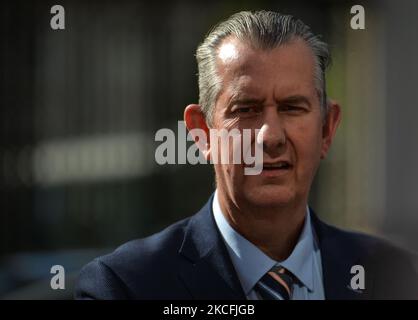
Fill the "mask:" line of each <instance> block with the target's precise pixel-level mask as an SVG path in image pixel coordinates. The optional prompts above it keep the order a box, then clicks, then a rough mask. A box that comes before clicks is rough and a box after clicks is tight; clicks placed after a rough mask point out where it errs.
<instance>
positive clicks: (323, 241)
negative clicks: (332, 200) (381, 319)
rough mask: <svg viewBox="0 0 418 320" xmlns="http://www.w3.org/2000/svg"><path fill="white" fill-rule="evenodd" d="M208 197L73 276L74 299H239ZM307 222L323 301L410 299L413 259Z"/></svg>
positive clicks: (414, 287)
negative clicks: (357, 276) (359, 278)
mask: <svg viewBox="0 0 418 320" xmlns="http://www.w3.org/2000/svg"><path fill="white" fill-rule="evenodd" d="M212 199H213V196H212V197H211V198H210V200H209V201H208V203H206V205H205V206H204V207H203V208H202V209H201V210H200V211H199V212H198V213H197V214H195V215H194V216H192V217H190V218H187V219H184V220H182V221H179V222H177V223H175V224H173V225H171V226H169V227H168V228H166V229H165V230H163V231H161V232H159V233H157V234H154V235H152V236H150V237H148V238H145V239H139V240H134V241H131V242H128V243H126V244H124V245H122V246H121V247H119V248H118V249H117V250H115V251H114V252H113V253H111V254H109V255H106V256H103V257H99V258H97V259H95V260H94V261H92V262H90V263H89V264H88V265H86V266H85V267H84V268H83V269H82V271H81V272H80V275H79V277H78V280H77V283H76V289H75V298H76V299H175V300H177V299H214V300H218V299H234V300H235V299H246V297H245V294H244V292H243V290H242V288H241V285H240V282H239V280H238V276H237V274H236V272H235V270H234V267H233V264H232V262H231V259H230V257H229V255H228V252H227V249H226V247H225V244H224V242H223V239H222V237H221V235H220V233H219V230H218V229H217V226H216V223H215V220H214V218H213V214H212ZM311 212H312V213H313V211H312V210H311ZM312 222H313V227H314V228H315V231H316V233H317V236H318V240H319V247H320V250H321V258H322V269H323V279H324V289H325V297H326V299H418V280H417V279H418V276H417V270H416V269H415V268H416V265H415V256H413V255H411V254H409V253H407V252H406V251H403V250H402V249H399V248H397V247H395V246H393V245H391V244H389V243H387V242H386V241H384V240H380V239H377V238H375V237H371V236H368V235H364V234H359V233H353V232H347V231H343V230H340V229H337V228H335V227H332V226H329V225H327V224H325V223H324V222H322V221H320V220H319V219H318V217H317V216H316V215H315V214H314V213H313V214H312ZM354 265H361V266H363V267H364V270H365V289H364V290H357V291H356V290H353V289H352V288H351V286H350V281H351V278H352V277H353V276H354V274H351V273H350V270H351V267H352V266H354Z"/></svg>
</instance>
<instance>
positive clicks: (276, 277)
mask: <svg viewBox="0 0 418 320" xmlns="http://www.w3.org/2000/svg"><path fill="white" fill-rule="evenodd" d="M293 283H294V277H293V275H292V274H291V273H290V272H289V271H288V270H287V269H286V268H284V267H282V266H274V267H273V268H271V269H270V270H269V271H268V272H267V273H266V274H265V275H264V276H263V277H262V278H261V279H260V281H259V282H258V283H257V291H258V293H259V294H260V295H261V296H262V298H263V299H265V300H282V299H283V300H289V299H290V298H291V296H292V291H293Z"/></svg>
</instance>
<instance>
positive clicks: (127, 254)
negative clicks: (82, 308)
mask: <svg viewBox="0 0 418 320" xmlns="http://www.w3.org/2000/svg"><path fill="white" fill-rule="evenodd" d="M189 219H190V218H186V219H184V220H181V221H179V222H177V223H174V224H172V225H170V226H169V227H167V228H166V229H164V230H162V231H160V232H158V233H155V234H153V235H151V236H149V237H146V238H142V239H136V240H132V241H129V242H127V243H125V244H123V245H121V246H120V247H118V248H117V249H116V250H114V251H113V252H112V253H110V254H107V255H104V256H101V257H98V258H96V259H94V260H93V261H91V262H90V263H88V264H87V265H86V266H84V267H83V268H82V269H81V271H80V273H79V276H78V279H77V281H76V287H75V298H76V299H130V298H141V296H140V293H141V292H144V294H145V292H147V295H146V296H147V297H152V291H153V290H155V289H153V287H155V286H156V284H157V283H156V282H159V283H163V282H164V281H165V282H166V283H167V284H170V283H171V285H172V286H174V287H175V286H177V283H176V282H177V281H176V279H175V275H174V274H173V273H172V272H167V270H170V268H171V267H173V265H175V264H176V263H179V262H180V261H179V259H180V258H179V256H178V250H179V248H180V246H181V243H182V241H183V238H184V233H185V228H186V226H187V224H188V221H189ZM156 275H158V280H155V279H157V277H156ZM138 294H139V296H138ZM144 298H145V296H144Z"/></svg>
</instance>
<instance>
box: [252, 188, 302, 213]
mask: <svg viewBox="0 0 418 320" xmlns="http://www.w3.org/2000/svg"><path fill="white" fill-rule="evenodd" d="M246 198H247V201H248V202H249V203H250V204H251V205H253V206H256V207H259V208H263V207H266V208H267V207H270V208H271V207H283V206H288V205H291V204H293V203H294V201H295V192H294V191H293V190H292V189H291V188H289V187H286V186H277V185H265V186H257V187H254V188H253V189H252V190H248V191H247V192H246Z"/></svg>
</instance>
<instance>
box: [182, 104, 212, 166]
mask: <svg viewBox="0 0 418 320" xmlns="http://www.w3.org/2000/svg"><path fill="white" fill-rule="evenodd" d="M184 122H185V123H186V127H187V130H189V132H190V134H191V136H192V137H193V140H194V142H195V143H196V145H197V147H198V148H199V150H200V151H201V152H202V154H203V155H204V156H205V158H206V159H207V160H209V159H210V147H209V146H210V143H209V138H210V136H209V127H208V125H207V124H206V119H205V115H204V114H203V112H202V109H201V107H200V105H198V104H189V105H188V106H187V107H186V108H185V109H184ZM194 129H200V130H194ZM196 131H203V132H204V134H205V135H206V140H205V141H201V140H200V139H199V135H198V134H197V132H196Z"/></svg>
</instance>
